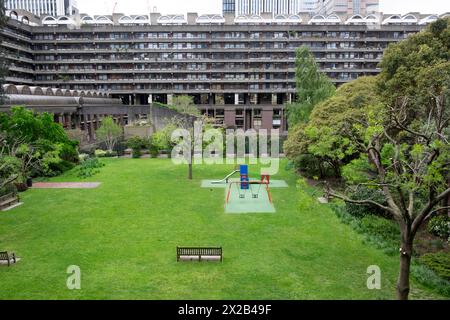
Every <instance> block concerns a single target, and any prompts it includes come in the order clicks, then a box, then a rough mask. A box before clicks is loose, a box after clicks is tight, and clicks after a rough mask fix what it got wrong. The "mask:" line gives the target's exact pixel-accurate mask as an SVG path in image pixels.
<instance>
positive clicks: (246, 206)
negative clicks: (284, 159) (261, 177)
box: [202, 179, 289, 214]
mask: <svg viewBox="0 0 450 320" xmlns="http://www.w3.org/2000/svg"><path fill="white" fill-rule="evenodd" d="M213 181H214V180H203V181H202V188H224V189H225V213H230V214H243V213H276V209H275V206H274V204H273V203H272V202H271V201H270V198H269V193H268V192H267V189H266V185H264V184H250V189H249V190H241V188H240V185H239V183H237V182H238V181H239V179H230V180H229V183H221V184H213V183H212V182H213ZM252 181H256V180H252ZM230 185H231V191H230V196H229V199H228V203H227V201H226V199H227V196H228V191H229V190H230ZM287 187H289V186H288V184H287V183H286V181H284V180H271V181H270V184H269V190H270V189H271V188H287Z"/></svg>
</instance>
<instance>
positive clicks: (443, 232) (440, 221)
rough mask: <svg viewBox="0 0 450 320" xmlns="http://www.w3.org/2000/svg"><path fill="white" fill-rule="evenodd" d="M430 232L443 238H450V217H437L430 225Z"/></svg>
mask: <svg viewBox="0 0 450 320" xmlns="http://www.w3.org/2000/svg"><path fill="white" fill-rule="evenodd" d="M428 232H429V233H431V234H433V235H435V236H437V237H440V238H443V239H449V238H450V218H449V217H448V216H437V217H434V218H432V219H431V220H430V222H429V223H428Z"/></svg>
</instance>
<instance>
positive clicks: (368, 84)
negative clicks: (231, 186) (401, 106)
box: [284, 77, 380, 178]
mask: <svg viewBox="0 0 450 320" xmlns="http://www.w3.org/2000/svg"><path fill="white" fill-rule="evenodd" d="M376 89H377V78H376V77H361V78H359V79H357V80H355V81H352V82H350V83H347V84H344V85H343V86H341V87H340V88H339V89H337V91H336V94H335V95H334V96H332V97H330V98H328V99H327V100H325V101H323V102H321V103H319V104H317V106H316V107H315V108H314V110H313V111H312V113H311V116H310V119H309V122H308V123H307V124H300V125H297V126H296V127H295V128H294V129H293V130H291V131H290V132H289V137H288V139H287V140H286V142H285V144H284V150H285V152H286V155H287V156H288V158H289V159H290V160H293V161H294V163H295V164H296V166H297V167H299V169H300V170H301V171H302V172H303V173H305V174H306V175H308V176H317V175H318V176H320V177H321V178H324V177H325V176H329V175H334V176H336V177H339V176H340V175H341V167H342V166H343V165H345V164H348V163H349V162H350V161H351V160H353V159H354V158H355V157H358V156H359V152H360V150H359V148H358V146H357V145H356V144H355V142H354V141H353V138H355V137H357V136H358V132H357V131H356V130H355V128H354V126H353V124H354V123H365V122H367V111H368V108H369V107H370V106H372V105H377V104H379V103H380V99H379V94H378V93H377V92H376ZM358 139H361V137H358Z"/></svg>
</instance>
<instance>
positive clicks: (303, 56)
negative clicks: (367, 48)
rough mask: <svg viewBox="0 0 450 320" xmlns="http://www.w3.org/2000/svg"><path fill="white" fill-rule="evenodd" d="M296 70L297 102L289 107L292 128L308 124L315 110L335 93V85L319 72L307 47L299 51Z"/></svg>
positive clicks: (289, 119) (289, 120)
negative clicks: (299, 124) (300, 124)
mask: <svg viewBox="0 0 450 320" xmlns="http://www.w3.org/2000/svg"><path fill="white" fill-rule="evenodd" d="M295 68H296V69H295V78H296V100H295V102H294V103H292V104H289V105H287V112H288V122H289V125H290V126H291V127H293V126H295V125H296V124H298V123H302V122H303V123H304V122H307V121H308V120H309V116H310V114H311V112H312V110H313V108H314V107H315V106H316V105H317V104H318V103H320V102H322V101H324V100H326V99H327V98H329V97H331V96H332V95H333V94H334V92H335V87H334V85H333V83H331V81H330V79H329V78H328V77H327V76H326V75H325V74H324V73H322V72H321V71H320V70H319V66H318V65H317V63H316V59H315V57H314V55H313V54H312V53H311V52H310V50H309V49H308V48H307V47H300V48H298V49H297V52H296V58H295Z"/></svg>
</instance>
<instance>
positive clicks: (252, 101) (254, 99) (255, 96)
mask: <svg viewBox="0 0 450 320" xmlns="http://www.w3.org/2000/svg"><path fill="white" fill-rule="evenodd" d="M250 104H258V94H257V93H250Z"/></svg>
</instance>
